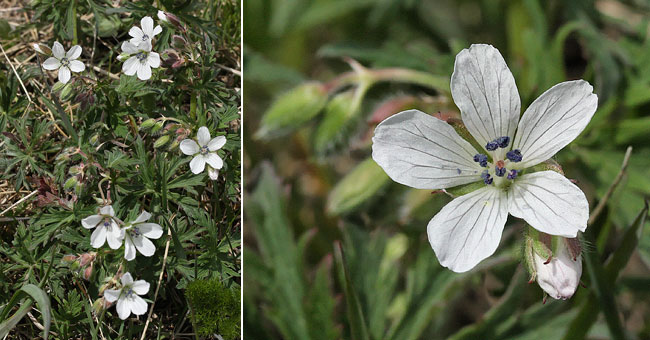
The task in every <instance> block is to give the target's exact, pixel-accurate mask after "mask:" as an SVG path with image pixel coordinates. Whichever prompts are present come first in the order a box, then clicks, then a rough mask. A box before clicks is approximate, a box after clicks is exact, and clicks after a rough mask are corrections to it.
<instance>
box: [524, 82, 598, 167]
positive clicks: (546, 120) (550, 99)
mask: <svg viewBox="0 0 650 340" xmlns="http://www.w3.org/2000/svg"><path fill="white" fill-rule="evenodd" d="M592 91H593V87H592V86H591V85H590V84H589V83H588V82H586V81H584V80H574V81H567V82H564V83H559V84H557V85H555V86H553V87H551V88H550V89H548V90H547V91H546V92H544V93H543V94H542V95H541V96H539V98H537V99H536V100H535V101H534V102H533V103H532V104H530V106H529V107H528V109H527V110H526V112H524V115H523V116H522V117H521V121H520V122H519V127H518V128H517V136H516V137H515V140H514V144H513V146H512V148H513V149H519V150H521V154H522V155H523V160H522V161H521V164H520V165H519V166H520V167H522V168H526V167H530V166H533V165H536V164H539V163H540V162H543V161H545V160H547V159H549V158H551V157H552V156H553V155H555V154H556V153H557V152H558V151H560V150H561V149H562V148H563V147H565V146H566V145H567V144H569V143H571V141H573V140H574V139H575V138H576V137H578V135H579V134H580V132H582V130H584V128H585V127H586V126H587V124H589V121H590V120H591V117H592V116H593V115H594V113H595V112H596V107H597V106H598V96H596V95H595V94H594V93H592Z"/></svg>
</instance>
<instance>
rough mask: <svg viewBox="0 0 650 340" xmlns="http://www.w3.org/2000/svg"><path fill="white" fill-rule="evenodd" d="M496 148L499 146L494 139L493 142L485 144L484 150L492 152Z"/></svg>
mask: <svg viewBox="0 0 650 340" xmlns="http://www.w3.org/2000/svg"><path fill="white" fill-rule="evenodd" d="M498 147H499V144H498V143H497V140H496V139H495V140H493V141H491V142H488V143H487V144H485V149H486V150H487V151H494V150H496V149H497V148H498Z"/></svg>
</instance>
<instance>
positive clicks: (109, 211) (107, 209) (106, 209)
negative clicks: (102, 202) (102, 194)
mask: <svg viewBox="0 0 650 340" xmlns="http://www.w3.org/2000/svg"><path fill="white" fill-rule="evenodd" d="M99 214H100V215H108V216H110V217H113V216H115V209H113V206H112V205H107V206H103V207H101V208H100V209H99Z"/></svg>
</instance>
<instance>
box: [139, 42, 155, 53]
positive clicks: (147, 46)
mask: <svg viewBox="0 0 650 340" xmlns="http://www.w3.org/2000/svg"><path fill="white" fill-rule="evenodd" d="M137 45H138V47H137V48H138V51H145V52H151V47H152V46H151V40H145V41H142V42H140V43H139V44H137Z"/></svg>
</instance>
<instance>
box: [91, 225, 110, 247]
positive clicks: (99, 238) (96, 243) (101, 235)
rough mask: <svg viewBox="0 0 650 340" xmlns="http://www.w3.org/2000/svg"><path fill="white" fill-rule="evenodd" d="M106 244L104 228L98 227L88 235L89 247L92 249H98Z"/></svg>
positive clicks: (102, 226)
mask: <svg viewBox="0 0 650 340" xmlns="http://www.w3.org/2000/svg"><path fill="white" fill-rule="evenodd" d="M104 242H106V227H104V225H100V226H99V228H97V229H95V231H93V233H92V234H91V235H90V245H91V246H93V248H100V247H101V246H103V245H104Z"/></svg>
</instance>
